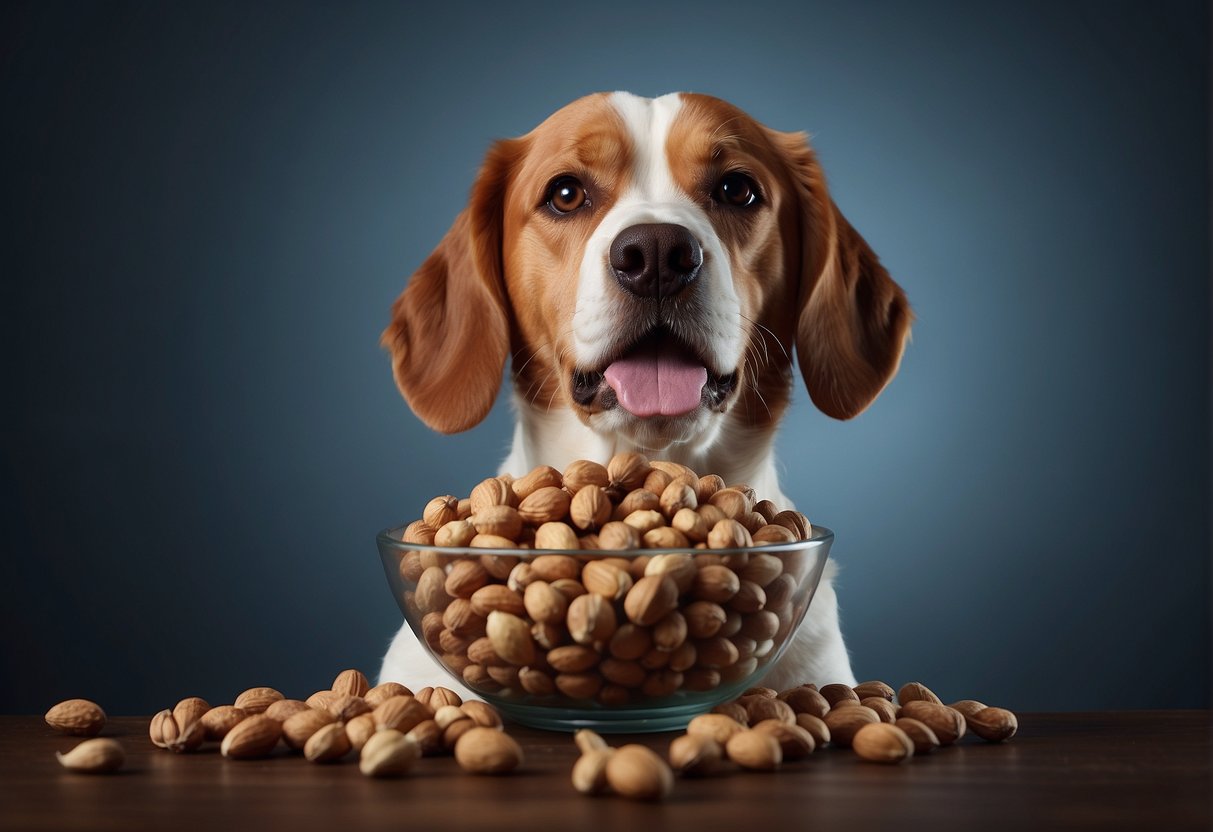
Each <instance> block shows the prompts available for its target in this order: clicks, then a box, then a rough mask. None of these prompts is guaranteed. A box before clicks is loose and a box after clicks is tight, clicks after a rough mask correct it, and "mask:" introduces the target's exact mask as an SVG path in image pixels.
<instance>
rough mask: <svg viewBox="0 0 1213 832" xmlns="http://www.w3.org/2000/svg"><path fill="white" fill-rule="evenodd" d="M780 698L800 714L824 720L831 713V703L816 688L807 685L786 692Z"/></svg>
mask: <svg viewBox="0 0 1213 832" xmlns="http://www.w3.org/2000/svg"><path fill="white" fill-rule="evenodd" d="M779 698H780V699H782V700H783V701H784V702H787V703H788V705H790V706H791V708H792V710H793V711H795V712H796V713H798V714H812V715H813V716H816V717H819V718H823V717H825V715H826V714H828V713H829V712H830V703H829V702H828V701H826V698H825V697H824V696H822V695H821V693H820V692H818V690H817V689H816V688H812V687H809V686H807V685H801V686H800V687H798V688H791V689H789V690H785V691H783V692H781V693H780V694H779Z"/></svg>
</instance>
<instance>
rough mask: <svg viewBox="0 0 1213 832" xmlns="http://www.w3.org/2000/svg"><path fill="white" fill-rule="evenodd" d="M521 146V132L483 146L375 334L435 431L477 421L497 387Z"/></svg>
mask: <svg viewBox="0 0 1213 832" xmlns="http://www.w3.org/2000/svg"><path fill="white" fill-rule="evenodd" d="M525 150H526V140H525V139H506V140H503V141H499V142H497V143H495V144H494V145H493V147H492V148H491V149H490V150H489V152H488V155H487V157H486V158H485V161H484V165H483V166H482V167H481V169H480V175H479V176H478V177H477V179H476V184H475V185H473V187H472V195H471V199H470V200H469V202H468V206H467V208H465V209H464V210H463V211H462V212H461V213H460V214H459V216H458V217H457V218H456V219H455V223H454V225H452V226H451V229H450V230H449V231H448V232H447V233H446V236H445V237H443V238H442V242H441V243H439V244H438V248H436V249H434V252H433V253H432V254H430V256H429V257H428V258H427V259H426V261H425V262H424V263H422V264H421V268H420V269H418V270H417V272H416V274H414V275H413V277H412V279H411V280H409V283H408V286H407V287H405V290H404V292H402V293H401V295H400V297H399V298H397V299H396V303H395V304H394V305H393V306H392V322H391V324H390V325H389V326H388V328H387V329H386V330H384V332H383V337H382V338H381V339H380V343H381V344H382V345H383V347H384V348H385V349H387V350H388V351H389V352H390V353H391V355H392V374H393V375H394V376H395V378H396V386H397V387H399V388H400V392H401V393H402V394H403V395H404V398H405V401H407V402H408V404H409V407H411V408H412V409H413V412H414V413H416V414H417V416H418V418H420V419H421V420H422V421H423V422H425V423H426V424H427V425H429V426H430V427H431V428H433V429H434V430H436V431H440V432H442V433H457V432H459V431H461V430H467V429H468V428H471V427H474V426H475V425H477V424H479V423H480V421H481V420H482V419H484V417H485V416H487V415H488V412H489V410H490V409H492V407H493V402H494V400H495V399H496V398H497V391H498V389H499V388H500V387H501V377H502V372H503V370H504V368H505V360H506V357H507V356H508V355H509V348H510V322H509V307H508V302H507V300H506V292H505V280H504V277H503V274H502V255H501V237H502V231H501V226H502V211H503V203H504V200H505V190H506V187H507V185H508V184H509V181H510V176H511V173H512V171H513V170H514V169H515V167H516V165H517V163H518V161H519V160H520V159H521V158H522V155H523V153H524V152H525Z"/></svg>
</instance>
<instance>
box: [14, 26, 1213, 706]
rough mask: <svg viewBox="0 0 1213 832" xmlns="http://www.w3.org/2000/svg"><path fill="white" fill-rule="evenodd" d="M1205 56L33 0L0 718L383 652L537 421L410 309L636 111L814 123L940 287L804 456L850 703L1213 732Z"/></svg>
mask: <svg viewBox="0 0 1213 832" xmlns="http://www.w3.org/2000/svg"><path fill="white" fill-rule="evenodd" d="M347 6H348V7H347ZM844 7H845V8H844ZM1209 69H1210V63H1209V12H1208V9H1207V6H1206V5H1205V4H1203V3H1198V2H1169V3H1156V4H1145V3H1102V2H1099V3H1097V2H1088V3H1065V4H1053V3H1022V2H1016V3H1001V4H985V3H982V4H970V3H951V4H949V3H914V4H906V3H892V2H890V3H850V4H842V3H804V2H788V3H770V2H747V3H744V4H738V3H735V2H731V3H696V4H689V3H688V4H684V5H677V6H665V5H662V4H657V3H653V2H643V3H633V2H612V3H610V4H606V3H603V4H595V5H593V6H588V5H585V4H571V3H564V4H552V5H545V4H532V3H510V4H502V5H500V6H494V5H489V4H485V5H482V6H478V5H471V4H463V3H455V2H452V3H445V4H434V5H431V6H429V7H425V8H410V7H409V6H407V5H406V4H385V5H377V4H303V3H289V4H282V5H274V4H257V5H255V6H254V7H253V8H247V9H246V8H243V6H242V4H212V3H205V4H161V3H147V4H127V3H122V4H117V3H114V4H104V5H95V4H84V3H72V4H67V5H58V4H50V3H35V4H29V5H5V6H4V7H3V9H2V10H0V104H2V105H3V113H4V118H3V121H4V127H3V130H2V131H0V134H2V135H0V150H2V153H0V177H2V179H0V185H2V188H0V193H2V194H3V200H4V202H3V227H2V230H0V245H2V246H3V251H2V252H0V263H2V264H3V266H2V268H3V272H4V277H3V282H2V284H0V285H2V292H3V294H2V295H0V310H2V311H3V321H2V324H3V327H2V329H0V338H2V339H3V341H2V343H0V347H2V350H0V354H2V355H3V362H4V365H3V372H4V391H5V394H4V395H5V400H4V403H3V408H0V426H2V428H3V430H2V433H0V436H2V447H0V452H2V457H0V459H2V465H0V524H2V526H0V528H2V529H3V538H2V539H3V541H4V544H3V545H4V556H3V561H2V562H3V566H2V567H0V568H2V569H3V580H2V581H0V625H2V629H0V632H3V645H4V646H3V651H2V652H0V677H2V678H4V679H6V680H8V683H7V684H5V685H2V686H0V710H6V711H20V712H41V711H43V710H44V709H45V708H46V707H48V706H49V705H50V704H51V703H53V702H55V701H57V700H59V699H60V698H63V697H66V696H87V697H91V698H94V699H97V700H98V701H100V702H101V703H102V704H103V705H104V706H105V707H106V708H107V709H109V710H110V712H111V713H124V712H125V713H140V712H142V713H147V712H151V711H152V710H153V709H158V708H161V707H165V706H166V705H171V703H172V702H174V701H176V700H177V699H178V698H180V697H181V696H185V695H191V694H197V695H201V696H204V697H207V698H208V699H210V700H211V701H212V702H214V703H219V702H225V701H230V700H231V698H232V697H234V696H235V694H236V693H237V692H238V691H240V690H242V689H243V688H245V687H248V686H250V685H254V684H271V685H274V686H277V687H279V688H281V689H283V690H284V691H287V692H288V694H291V695H296V696H299V695H306V694H308V693H310V692H311V691H313V690H315V689H317V688H321V687H327V685H328V683H329V681H330V680H331V677H332V676H333V674H335V673H336V672H337V671H338V670H340V669H342V668H344V667H347V666H359V667H362V668H364V669H366V670H367V671H368V672H373V671H374V670H375V669H377V667H378V661H379V658H380V656H381V654H382V651H383V649H384V648H385V646H386V644H387V640H388V638H389V637H390V635H391V634H392V632H393V631H394V629H395V628H396V626H397V625H398V624H399V622H400V619H399V614H398V611H397V610H396V608H395V606H394V604H393V602H392V599H391V597H390V595H389V593H388V591H387V588H386V585H385V583H384V580H383V575H382V573H381V570H380V566H379V562H378V558H377V555H376V552H375V547H374V541H373V538H374V534H375V532H376V531H378V530H379V529H380V528H382V527H384V526H387V525H389V524H394V523H396V522H400V521H404V520H406V519H408V518H410V517H412V516H414V515H416V514H417V513H418V511H419V508H420V506H421V505H422V504H423V502H424V501H425V500H426V499H428V498H429V497H430V496H432V495H433V494H437V493H445V492H447V491H455V492H463V493H466V491H467V490H469V489H470V488H471V486H472V485H473V484H474V483H475V482H476V481H478V480H479V479H480V477H481V476H483V475H485V474H486V473H487V472H491V471H493V470H495V468H496V466H497V464H498V463H499V462H500V460H501V458H503V456H504V455H505V452H506V449H507V442H508V440H509V435H510V415H509V411H508V406H507V403H506V402H505V400H504V398H503V400H502V401H500V402H499V403H498V406H497V408H496V409H495V410H494V412H493V413H492V415H491V416H490V418H489V419H488V420H487V421H486V422H485V423H484V424H482V425H481V426H479V427H478V428H476V429H475V430H473V431H471V432H469V433H466V434H463V435H460V436H456V437H449V438H444V437H439V436H437V435H434V434H432V433H430V432H428V431H427V430H426V429H425V427H424V426H423V425H421V424H420V422H419V421H418V420H417V419H416V418H415V417H413V416H412V414H411V413H409V412H408V410H407V409H406V407H405V405H404V403H403V402H402V400H401V399H400V398H399V396H398V394H397V392H396V390H395V387H394V385H393V384H392V380H391V375H390V370H389V364H388V360H387V358H386V356H385V355H384V354H383V353H382V352H381V351H380V349H379V347H378V344H377V341H378V336H379V333H380V331H381V330H382V329H383V327H384V325H385V324H386V323H387V320H388V308H389V305H390V304H391V302H392V300H393V299H394V298H395V296H396V295H397V293H398V292H399V291H400V290H401V289H402V287H403V285H404V282H405V280H406V279H407V277H408V275H409V274H411V272H412V271H413V270H414V269H415V268H416V267H417V266H418V264H420V262H421V261H422V259H423V258H424V257H425V256H426V254H427V253H428V252H429V251H430V250H431V248H432V247H433V246H434V245H435V244H436V243H437V241H438V240H439V238H440V237H441V235H442V234H443V232H444V231H445V230H446V228H447V226H448V225H449V223H450V221H451V220H452V219H453V218H454V216H455V214H456V213H457V212H458V211H459V209H460V208H461V207H462V205H463V204H464V201H465V199H466V195H467V191H468V188H469V186H470V184H471V181H472V178H473V176H474V173H475V170H476V168H477V166H478V164H479V162H480V159H481V157H482V154H483V152H484V150H485V149H486V147H487V146H488V144H489V142H490V141H491V140H492V139H493V138H495V137H499V136H509V135H516V134H520V133H523V132H525V131H527V130H529V129H530V128H531V127H532V126H533V125H534V124H536V123H537V122H538V121H540V120H541V119H542V118H544V117H545V116H546V115H548V114H549V113H550V112H552V111H553V110H555V109H557V108H558V107H560V106H562V105H563V104H565V103H567V102H568V101H570V100H572V99H573V98H576V97H578V96H580V95H583V94H585V93H588V92H591V91H596V90H604V89H605V90H610V89H627V90H631V91H633V92H636V93H641V94H647V95H654V94H660V93H664V92H668V91H671V90H693V91H700V92H708V93H712V94H715V95H718V96H720V97H723V98H725V99H728V100H730V101H732V102H734V103H736V104H738V105H739V106H741V107H742V108H743V109H746V110H748V111H749V112H750V113H752V114H753V115H754V116H755V117H757V118H758V119H760V120H761V121H763V122H765V123H767V124H769V125H771V126H773V127H776V128H779V129H784V130H801V129H803V130H809V131H811V132H812V134H813V135H814V140H813V142H814V145H815V147H816V148H817V150H818V151H819V153H820V157H821V160H822V163H823V165H824V168H825V170H826V172H827V175H828V176H829V179H830V182H831V186H832V188H833V191H834V195H835V198H836V200H837V202H838V203H839V205H840V206H841V208H842V210H843V211H844V213H845V214H846V215H847V216H848V218H849V219H850V221H851V222H852V223H853V224H854V225H855V226H856V228H857V229H859V231H860V232H861V233H862V234H863V235H864V236H865V237H866V239H867V240H868V241H869V242H870V243H871V245H872V246H873V248H874V249H875V250H876V252H877V253H878V254H879V255H880V256H881V258H882V259H883V261H884V263H885V264H886V265H887V266H888V268H889V270H890V271H891V272H892V274H893V275H894V277H895V278H896V279H897V280H898V281H899V282H900V283H901V284H902V285H903V286H904V287H905V289H906V291H907V292H908V294H909V297H910V299H911V302H912V303H913V306H914V309H915V311H916V313H917V316H918V321H917V325H916V327H915V329H914V336H913V343H912V344H911V346H910V348H909V350H908V352H907V355H906V358H905V361H904V363H903V365H902V370H901V374H900V375H899V377H898V378H897V379H896V380H895V381H894V383H893V384H892V385H891V386H890V387H889V388H888V390H887V391H886V392H885V394H884V395H883V396H882V397H881V398H880V399H879V400H878V401H877V403H876V404H875V406H874V407H873V408H872V409H871V410H869V411H868V412H867V413H865V414H864V415H863V416H861V417H860V418H858V419H856V420H854V421H853V422H848V423H839V422H834V421H831V420H830V419H828V418H826V417H825V416H823V415H822V414H820V413H818V412H817V411H815V410H814V409H813V408H812V406H811V404H810V403H809V402H808V399H807V396H806V395H805V394H804V392H803V390H799V391H798V393H797V399H796V401H795V404H794V407H793V409H792V411H791V413H790V415H789V417H788V419H787V420H786V422H785V424H784V426H783V429H782V431H781V434H780V437H779V446H778V447H779V451H780V457H781V460H782V467H783V474H784V478H785V490H786V491H787V492H788V494H789V495H791V496H793V498H794V499H796V501H797V502H798V504H799V505H800V506H801V507H802V508H804V509H805V510H806V511H807V512H808V514H809V515H810V517H811V518H813V519H814V520H817V521H819V522H821V523H823V524H825V525H829V526H831V527H832V528H834V529H835V531H836V532H837V534H838V540H837V546H836V549H835V554H836V556H837V558H838V560H839V562H840V564H841V565H842V570H843V571H842V574H841V578H840V582H839V587H840V588H839V593H840V598H841V604H842V611H843V621H844V631H845V633H846V636H847V639H848V642H849V645H850V648H851V650H852V652H853V655H854V666H855V670H856V673H857V674H858V676H859V677H860V678H861V679H865V678H874V677H879V678H884V679H886V680H888V681H890V682H892V683H894V684H900V683H901V682H904V681H907V680H910V679H921V680H922V681H925V682H926V683H927V684H929V685H931V686H933V687H934V688H935V689H937V690H938V691H939V692H940V693H941V695H943V696H944V697H945V698H948V699H952V698H960V697H974V698H979V699H982V700H986V701H989V702H991V703H996V704H1003V705H1006V706H1008V707H1011V708H1014V709H1017V710H1023V711H1031V710H1063V709H1080V708H1081V709H1090V708H1111V707H1117V708H1121V707H1160V706H1203V705H1206V704H1207V703H1208V701H1209V678H1210V674H1209V663H1210V662H1209V660H1210V617H1209V608H1210V604H1209V601H1210V581H1209V579H1210V563H1209V555H1210V522H1209V516H1210V514H1209V508H1210V476H1209V472H1210V404H1209V393H1210V385H1209V379H1210V361H1209V355H1210V326H1209V323H1210V291H1209V262H1210V258H1209V254H1210V252H1209V230H1210V213H1209V181H1210V177H1209V173H1210V169H1209V151H1208V148H1209V138H1210V135H1209V134H1210V130H1209V89H1210V83H1209Z"/></svg>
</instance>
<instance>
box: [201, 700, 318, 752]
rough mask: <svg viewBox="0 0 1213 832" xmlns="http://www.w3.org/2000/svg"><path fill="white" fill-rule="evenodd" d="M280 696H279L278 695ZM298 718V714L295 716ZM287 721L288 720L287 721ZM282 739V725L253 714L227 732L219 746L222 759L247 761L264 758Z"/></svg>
mask: <svg viewBox="0 0 1213 832" xmlns="http://www.w3.org/2000/svg"><path fill="white" fill-rule="evenodd" d="M279 695H280V696H281V694H279ZM296 716H300V714H296ZM288 721H289V720H288ZM281 738H282V725H281V724H280V723H278V722H277V721H275V720H273V719H270V718H269V717H268V716H266V715H265V714H253V715H252V716H250V717H248V718H247V719H244V720H241V721H240V722H239V723H237V725H236V727H234V728H232V730H230V731H228V732H227V734H226V735H225V736H224V738H223V743H222V744H221V745H220V746H219V751H220V753H221V754H223V756H224V757H230V758H231V759H233V760H249V759H253V758H255V757H264V756H266V755H268V754H269V753H270V752H271V751H273V750H274V746H276V745H278V740H280V739H281Z"/></svg>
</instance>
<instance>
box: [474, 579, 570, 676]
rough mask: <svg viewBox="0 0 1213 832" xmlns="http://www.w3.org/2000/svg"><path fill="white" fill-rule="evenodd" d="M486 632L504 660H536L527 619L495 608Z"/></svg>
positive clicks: (516, 661) (513, 663) (527, 661)
mask: <svg viewBox="0 0 1213 832" xmlns="http://www.w3.org/2000/svg"><path fill="white" fill-rule="evenodd" d="M586 597H591V596H586ZM485 632H486V633H487V635H488V638H489V641H490V642H492V644H493V650H494V651H495V652H496V653H497V655H498V656H500V657H501V658H502V659H503V660H504V661H507V662H509V663H510V664H512V665H518V666H523V665H528V664H531V663H532V662H534V661H535V642H534V641H533V640H532V639H531V625H530V624H528V623H527V622H526V620H525V619H522V618H519V617H518V616H516V615H511V614H510V613H508V612H501V611H499V610H494V611H493V612H491V613H489V621H488V626H487V628H486V630H485Z"/></svg>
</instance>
